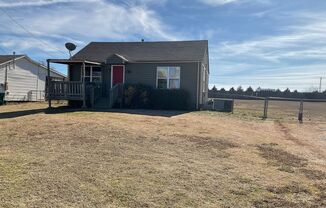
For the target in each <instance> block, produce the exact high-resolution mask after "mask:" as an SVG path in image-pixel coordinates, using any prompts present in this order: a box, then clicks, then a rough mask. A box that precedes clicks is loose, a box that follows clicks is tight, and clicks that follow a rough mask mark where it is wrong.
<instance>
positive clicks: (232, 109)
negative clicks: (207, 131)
mask: <svg viewBox="0 0 326 208" xmlns="http://www.w3.org/2000/svg"><path fill="white" fill-rule="evenodd" d="M233 111H234V98H233V99H232V106H231V113H232V114H233Z"/></svg>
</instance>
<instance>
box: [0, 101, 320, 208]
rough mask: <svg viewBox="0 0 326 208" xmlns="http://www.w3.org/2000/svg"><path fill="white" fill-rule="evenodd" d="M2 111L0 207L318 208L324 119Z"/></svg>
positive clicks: (35, 107) (29, 108)
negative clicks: (296, 119) (300, 120)
mask: <svg viewBox="0 0 326 208" xmlns="http://www.w3.org/2000/svg"><path fill="white" fill-rule="evenodd" d="M45 108H46V104H42V103H34V104H33V103H27V104H19V105H7V106H0V207H326V191H325V190H326V118H325V120H324V121H322V120H319V121H318V122H305V123H304V124H298V123H297V122H295V121H292V120H282V119H280V120H279V119H274V120H266V121H262V120H261V119H259V118H258V117H256V116H250V114H246V115H243V112H241V114H240V113H238V114H237V113H235V114H234V115H231V114H224V113H217V112H207V111H203V112H190V113H182V112H171V111H170V112H169V111H166V112H164V111H136V110H128V111H127V110H125V111H120V112H119V111H116V112H95V111H94V112H92V111H72V110H62V109H60V110H54V111H52V112H47V111H46V110H44V109H45Z"/></svg>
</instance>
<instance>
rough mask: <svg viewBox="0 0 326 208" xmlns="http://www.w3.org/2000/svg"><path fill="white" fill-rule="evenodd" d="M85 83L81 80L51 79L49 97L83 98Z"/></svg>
mask: <svg viewBox="0 0 326 208" xmlns="http://www.w3.org/2000/svg"><path fill="white" fill-rule="evenodd" d="M84 87H85V86H84V84H83V82H80V81H53V80H51V81H49V83H48V91H47V94H46V97H47V99H51V100H83V99H84V93H85V89H84Z"/></svg>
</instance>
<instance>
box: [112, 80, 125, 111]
mask: <svg viewBox="0 0 326 208" xmlns="http://www.w3.org/2000/svg"><path fill="white" fill-rule="evenodd" d="M122 97H123V84H116V85H114V86H113V87H112V88H111V89H110V102H109V108H113V106H114V105H115V104H119V105H120V107H121V105H122Z"/></svg>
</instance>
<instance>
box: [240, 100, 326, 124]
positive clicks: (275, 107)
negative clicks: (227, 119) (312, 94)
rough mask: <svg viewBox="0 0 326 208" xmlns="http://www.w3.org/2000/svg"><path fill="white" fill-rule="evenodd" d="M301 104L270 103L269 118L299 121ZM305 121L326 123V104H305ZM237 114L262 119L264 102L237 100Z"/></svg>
mask: <svg viewBox="0 0 326 208" xmlns="http://www.w3.org/2000/svg"><path fill="white" fill-rule="evenodd" d="M299 106H300V102H298V101H271V100H270V101H269V104H268V118H270V119H277V120H285V121H297V120H298V113H299ZM303 108H304V111H303V112H304V113H303V120H304V121H305V122H326V102H304V104H303ZM234 109H235V114H237V115H240V116H249V117H262V116H263V110H264V100H235V106H234Z"/></svg>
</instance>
